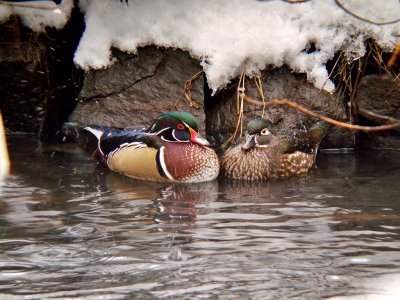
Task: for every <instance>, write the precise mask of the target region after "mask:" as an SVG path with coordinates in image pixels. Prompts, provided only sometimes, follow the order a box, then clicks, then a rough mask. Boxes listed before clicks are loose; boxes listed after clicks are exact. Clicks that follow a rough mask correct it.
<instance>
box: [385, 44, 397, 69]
mask: <svg viewBox="0 0 400 300" xmlns="http://www.w3.org/2000/svg"><path fill="white" fill-rule="evenodd" d="M399 55H400V43H398V44H397V46H396V49H394V51H393V54H392V56H391V57H390V59H389V61H388V64H387V65H388V67H393V66H394V65H395V64H396V61H397V57H398V56H399Z"/></svg>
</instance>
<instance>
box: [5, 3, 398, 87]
mask: <svg viewBox="0 0 400 300" xmlns="http://www.w3.org/2000/svg"><path fill="white" fill-rule="evenodd" d="M71 1H72V0H64V1H63V2H62V4H61V6H64V7H66V8H67V9H65V10H64V11H63V16H64V17H61V18H60V17H58V18H57V21H56V18H55V17H54V15H52V16H50V15H48V14H47V15H46V16H44V15H41V16H39V15H38V13H36V14H34V13H33V12H28V11H26V10H22V9H20V8H18V9H16V10H17V11H18V15H19V16H21V18H22V19H23V20H24V23H25V24H26V25H27V26H29V27H30V28H32V29H34V30H43V28H44V26H54V27H57V28H59V26H62V25H61V24H63V22H65V18H67V16H68V14H69V12H68V11H70V8H71V5H72V4H71V3H72V2H71ZM340 3H342V5H343V6H344V7H345V8H347V9H349V10H350V11H352V12H353V13H354V14H355V15H356V16H352V15H350V14H348V13H347V12H345V11H344V10H343V9H342V8H340V7H339V6H338V5H337V4H336V3H335V0H311V1H307V2H304V3H288V2H286V1H279V0H275V1H273V0H270V1H268V0H266V1H256V0H229V1H227V0H191V1H187V0H151V1H146V0H136V1H135V0H129V4H128V5H127V4H125V3H124V1H123V3H121V1H119V0H81V1H80V8H81V10H82V11H83V13H84V14H85V22H86V29H85V32H84V34H83V36H82V38H81V41H80V43H79V46H78V49H77V50H76V53H75V57H74V61H75V63H76V64H77V65H78V66H80V67H81V68H83V69H85V70H88V69H99V68H105V67H107V66H109V65H111V64H112V63H113V62H114V61H115V59H114V58H113V57H112V55H111V48H112V47H116V48H119V49H120V50H123V51H127V52H130V53H136V52H137V49H138V48H139V47H142V46H145V45H157V46H163V47H172V48H180V49H183V50H187V51H188V52H189V53H190V54H191V55H192V57H194V58H196V59H198V60H199V61H200V63H201V65H202V67H203V70H204V72H205V74H206V76H207V81H208V84H209V85H210V87H211V88H212V90H213V91H217V90H218V89H220V88H223V87H224V86H226V85H227V84H228V83H229V81H230V80H232V79H233V78H235V77H237V76H239V75H240V73H241V72H242V71H243V69H244V68H245V69H246V73H247V74H249V75H253V74H257V73H258V72H260V71H261V70H262V69H264V68H265V67H266V66H269V65H272V66H276V67H280V66H282V65H287V66H289V67H290V68H291V69H292V70H293V71H295V72H298V73H305V74H307V78H308V80H309V81H310V82H312V83H314V85H315V86H316V87H318V88H323V89H325V90H327V91H329V92H333V91H334V89H335V86H334V84H333V83H332V82H331V81H330V80H329V76H328V72H327V69H326V66H325V64H326V63H327V61H328V60H330V59H332V58H333V57H334V55H335V53H337V52H338V51H344V53H345V54H346V56H347V57H348V59H349V61H352V60H353V59H356V58H359V57H361V56H363V55H365V52H366V48H365V41H366V40H367V39H368V38H372V39H374V40H375V41H376V42H377V43H379V44H380V45H381V46H382V47H383V48H384V49H385V50H387V51H391V50H393V49H394V47H395V45H396V44H397V43H399V42H400V37H399V36H400V22H397V23H392V24H387V25H381V26H379V25H376V24H373V23H370V22H365V21H363V20H361V18H365V19H368V20H371V21H373V22H390V21H393V20H396V19H398V18H400V4H399V2H398V0H385V1H381V0H340ZM7 9H8V8H7V7H6V8H4V7H1V6H0V20H1V19H2V15H4V14H7V12H6V13H4V10H7ZM43 13H44V12H43ZM311 44H313V45H315V47H316V51H312V52H310V53H307V51H305V50H306V49H308V48H310V45H311Z"/></svg>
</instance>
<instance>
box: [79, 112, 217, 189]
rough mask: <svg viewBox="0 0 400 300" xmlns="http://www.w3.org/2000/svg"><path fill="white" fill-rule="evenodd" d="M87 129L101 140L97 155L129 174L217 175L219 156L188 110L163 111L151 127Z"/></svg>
mask: <svg viewBox="0 0 400 300" xmlns="http://www.w3.org/2000/svg"><path fill="white" fill-rule="evenodd" d="M86 130H88V131H90V132H92V133H93V134H94V135H95V136H96V137H97V139H98V147H97V150H96V151H95V154H94V156H95V157H96V158H97V159H98V160H99V161H100V162H101V163H102V164H103V165H105V166H107V167H108V168H109V169H110V170H112V171H115V172H119V173H122V174H124V175H126V176H129V177H132V178H136V179H141V180H150V181H159V182H203V181H211V180H213V179H215V178H216V177H217V176H218V173H219V160H218V156H217V155H216V153H215V152H214V150H213V149H211V148H209V147H208V142H207V141H206V140H205V139H202V138H201V137H200V136H199V135H198V132H197V123H196V121H195V119H194V117H193V116H192V115H190V114H188V113H183V112H170V113H166V114H163V115H161V116H160V117H159V118H158V119H157V120H156V121H155V122H154V123H153V124H152V125H151V126H150V128H149V129H148V130H138V129H106V130H99V129H97V128H93V127H86Z"/></svg>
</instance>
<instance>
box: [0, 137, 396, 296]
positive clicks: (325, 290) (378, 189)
mask: <svg viewBox="0 0 400 300" xmlns="http://www.w3.org/2000/svg"><path fill="white" fill-rule="evenodd" d="M8 139H9V143H10V152H11V156H12V163H13V172H12V176H11V177H9V178H8V179H6V180H5V182H3V183H2V185H1V194H0V299H154V298H156V299H209V298H211V299H327V298H328V299H331V298H333V299H400V251H399V250H400V152H371V153H368V154H367V155H365V156H364V157H362V158H360V157H358V158H356V157H355V156H354V155H353V154H346V155H344V154H341V155H337V154H335V155H334V154H323V155H320V156H319V159H318V168H316V169H314V170H313V171H312V172H311V173H310V174H309V176H307V177H306V178H293V179H290V180H287V181H272V182H262V183H242V182H235V181H223V180H220V181H219V182H218V181H215V182H209V183H205V184H188V185H168V184H167V185H161V184H155V183H146V182H139V181H134V180H130V179H127V178H125V177H123V176H121V175H118V174H114V173H108V172H107V171H105V170H104V169H102V168H100V167H98V166H97V165H96V163H95V162H94V161H93V160H91V159H90V157H88V155H87V154H86V153H82V152H80V151H78V150H79V149H78V148H77V147H74V146H70V145H69V146H68V145H66V146H51V147H50V146H43V145H39V144H37V143H36V142H34V141H33V139H31V138H30V137H29V136H9V137H8Z"/></svg>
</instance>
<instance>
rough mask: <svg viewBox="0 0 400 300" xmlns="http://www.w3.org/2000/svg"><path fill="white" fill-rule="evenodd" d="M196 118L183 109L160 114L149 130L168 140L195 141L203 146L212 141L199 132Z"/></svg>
mask: <svg viewBox="0 0 400 300" xmlns="http://www.w3.org/2000/svg"><path fill="white" fill-rule="evenodd" d="M198 131H199V129H198V126H197V121H196V118H195V117H194V116H193V115H191V114H189V113H187V112H182V111H171V112H167V113H164V114H162V115H161V116H159V117H158V118H157V119H156V120H155V121H154V122H153V124H152V125H151V126H150V128H149V129H148V130H147V132H148V133H150V134H155V135H157V136H159V137H160V138H161V139H162V140H164V141H167V142H193V143H196V144H198V145H201V146H209V145H210V143H209V142H208V141H207V140H206V139H204V138H202V137H201V136H200V135H199V133H198Z"/></svg>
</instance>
